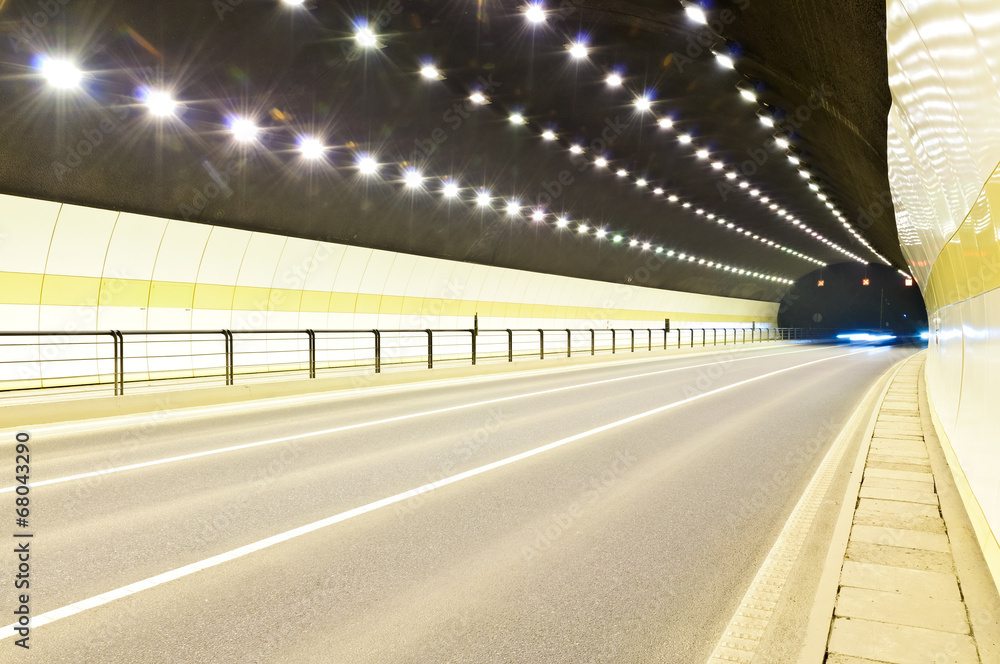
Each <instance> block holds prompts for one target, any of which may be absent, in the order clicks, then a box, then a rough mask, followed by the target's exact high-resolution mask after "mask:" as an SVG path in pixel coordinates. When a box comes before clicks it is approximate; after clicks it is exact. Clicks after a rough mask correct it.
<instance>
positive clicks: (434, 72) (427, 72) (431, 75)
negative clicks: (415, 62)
mask: <svg viewBox="0 0 1000 664" xmlns="http://www.w3.org/2000/svg"><path fill="white" fill-rule="evenodd" d="M420 75H421V76H423V77H424V78H426V79H427V80H429V81H440V80H441V79H442V78H444V75H443V74H441V72H440V71H439V70H438V68H437V67H435V66H434V65H424V66H423V68H422V69H421V70H420Z"/></svg>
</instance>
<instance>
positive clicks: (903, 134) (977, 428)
mask: <svg viewBox="0 0 1000 664" xmlns="http://www.w3.org/2000/svg"><path fill="white" fill-rule="evenodd" d="M887 25H888V29H887V38H888V64H889V82H890V87H891V90H892V95H893V107H892V111H891V113H890V115H889V137H888V138H889V141H888V157H889V180H890V184H891V187H892V195H893V201H894V204H895V207H896V219H897V225H898V229H899V237H900V242H901V244H902V248H903V252H904V253H905V255H906V257H907V260H908V261H909V263H910V266H911V269H912V271H913V275H914V276H915V277H916V278H917V281H918V282H919V284H920V287H921V288H922V290H923V293H924V299H925V301H926V303H927V308H928V316H929V319H930V331H931V339H930V353H929V357H928V362H927V384H928V393H929V396H930V398H931V400H932V405H933V406H934V408H935V410H936V414H937V416H938V418H939V420H940V425H941V428H942V429H943V430H944V432H945V433H946V435H947V438H948V444H949V445H950V447H951V449H952V450H953V452H951V451H949V450H946V453H950V454H951V455H952V458H951V459H950V460H951V461H952V463H953V466H957V467H958V468H959V471H960V472H959V473H957V475H959V477H958V479H959V486H960V488H963V483H964V488H963V493H964V494H965V495H964V496H963V497H964V499H965V502H966V506H967V507H968V509H969V513H970V516H972V518H973V522H974V524H975V525H976V528H977V534H978V535H979V538H980V543H981V544H982V545H983V547H984V550H985V551H986V553H987V560H988V562H989V563H990V565H991V569H992V570H993V574H994V577H995V578H998V577H1000V550H998V547H997V542H996V536H995V534H996V533H998V532H1000V426H998V424H1000V422H998V419H997V415H996V402H997V399H998V397H1000V292H998V287H1000V235H998V225H997V221H998V218H997V215H998V214H1000V169H998V167H997V164H998V162H1000V120H998V118H1000V5H998V4H997V2H996V1H995V0H889V2H888V5H887ZM966 480H967V483H965V481H966Z"/></svg>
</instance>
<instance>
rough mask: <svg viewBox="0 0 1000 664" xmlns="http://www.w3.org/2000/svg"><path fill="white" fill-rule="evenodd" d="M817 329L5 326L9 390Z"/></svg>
mask: <svg viewBox="0 0 1000 664" xmlns="http://www.w3.org/2000/svg"><path fill="white" fill-rule="evenodd" d="M809 338H813V337H812V336H811V335H810V334H809V331H808V330H804V329H801V328H744V327H729V328H721V327H720V328H628V329H615V328H608V329H600V328H588V329H496V330H490V329H479V330H476V329H453V330H447V329H438V330H434V329H424V330H378V329H372V330H312V329H307V330H134V331H122V330H101V331H95V332H79V331H75V332H54V331H39V332H34V331H30V332H28V331H25V332H0V392H13V391H23V390H29V389H39V388H48V387H93V386H101V385H109V386H112V388H113V390H114V394H116V395H120V394H124V392H125V385H126V384H139V383H150V382H158V381H160V382H162V381H170V380H186V379H196V378H201V379H216V380H220V381H221V380H224V381H225V384H226V385H233V384H234V383H235V382H236V378H237V376H254V375H271V374H288V375H301V376H303V377H304V376H306V375H307V376H308V377H309V378H316V377H317V375H319V373H320V372H322V371H331V372H332V371H338V370H339V371H344V370H362V371H365V372H374V373H381V372H382V371H383V370H384V369H386V368H389V367H402V366H426V367H427V368H428V369H433V368H434V367H435V365H437V366H440V365H442V364H455V363H465V364H471V365H476V364H477V363H480V362H483V361H501V362H502V361H506V362H514V361H515V359H518V358H537V359H542V360H544V359H545V358H546V357H547V356H548V357H554V356H560V357H563V356H564V357H573V355H574V354H577V355H579V354H589V355H596V354H597V353H608V352H610V353H612V354H615V353H622V352H630V353H634V352H636V349H639V350H645V351H652V350H653V349H654V348H656V349H660V348H662V349H664V350H666V349H668V348H671V347H673V346H674V345H676V347H677V348H682V347H691V348H693V347H695V346H702V347H705V346H727V345H731V344H752V343H766V342H774V341H798V340H807V339H809Z"/></svg>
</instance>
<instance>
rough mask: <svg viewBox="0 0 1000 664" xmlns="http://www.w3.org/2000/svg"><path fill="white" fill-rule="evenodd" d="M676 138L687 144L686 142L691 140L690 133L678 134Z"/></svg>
mask: <svg viewBox="0 0 1000 664" xmlns="http://www.w3.org/2000/svg"><path fill="white" fill-rule="evenodd" d="M677 140H678V141H680V142H681V143H684V144H685V145H687V144H688V143H690V142H691V134H681V135H680V136H678V137H677Z"/></svg>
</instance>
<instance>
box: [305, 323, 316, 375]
mask: <svg viewBox="0 0 1000 664" xmlns="http://www.w3.org/2000/svg"><path fill="white" fill-rule="evenodd" d="M306 334H307V335H308V336H309V377H310V378H315V377H316V333H315V332H314V331H313V330H306Z"/></svg>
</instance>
